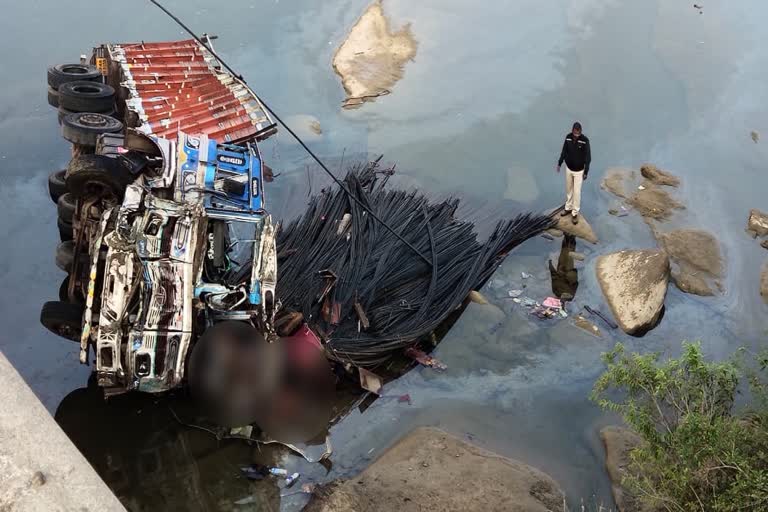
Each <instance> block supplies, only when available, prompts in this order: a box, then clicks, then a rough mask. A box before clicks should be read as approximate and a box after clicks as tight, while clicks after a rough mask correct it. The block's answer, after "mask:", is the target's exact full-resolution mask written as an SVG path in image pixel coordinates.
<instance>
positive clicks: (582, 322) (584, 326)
mask: <svg viewBox="0 0 768 512" xmlns="http://www.w3.org/2000/svg"><path fill="white" fill-rule="evenodd" d="M573 325H575V326H576V327H578V328H579V329H581V330H582V331H584V332H587V333H589V334H591V335H592V336H595V337H597V338H600V337H602V333H601V332H600V329H599V328H598V327H597V326H596V325H595V324H593V323H592V322H590V321H589V320H587V319H586V318H584V317H583V316H582V315H576V318H574V320H573Z"/></svg>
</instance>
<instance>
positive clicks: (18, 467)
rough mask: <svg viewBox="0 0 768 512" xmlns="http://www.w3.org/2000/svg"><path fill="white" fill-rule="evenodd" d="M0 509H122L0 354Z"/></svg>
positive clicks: (14, 511) (36, 511) (37, 511)
mask: <svg viewBox="0 0 768 512" xmlns="http://www.w3.org/2000/svg"><path fill="white" fill-rule="evenodd" d="M0 404H2V406H0V511H3V512H5V511H13V512H16V511H19V512H22V511H23V512H27V511H34V512H43V511H45V512H49V511H70V510H77V511H99V512H101V511H107V512H110V511H123V512H124V511H125V508H124V507H123V506H122V505H121V504H120V502H119V501H118V499H117V498H116V497H115V495H114V494H112V491H110V490H109V487H107V485H106V484H105V483H104V482H103V481H102V480H101V478H99V476H98V475H97V474H96V471H94V470H93V468H92V467H91V465H90V464H88V461H87V460H85V457H83V455H82V454H81V453H80V452H79V451H78V450H77V448H76V447H75V445H73V444H72V442H71V441H70V440H69V438H68V437H67V436H66V434H64V432H63V431H62V430H61V429H60V428H59V426H58V425H57V424H56V422H55V421H54V420H53V418H52V417H51V415H50V414H48V411H47V410H46V409H45V407H43V404H42V403H40V401H39V400H38V399H37V397H36V396H35V394H34V393H33V392H32V390H31V389H29V387H28V386H27V384H26V383H25V382H24V379H22V378H21V376H20V375H19V374H18V372H16V370H15V369H14V368H13V366H12V365H11V363H10V362H9V361H8V359H6V357H5V356H4V355H3V354H2V353H1V352H0Z"/></svg>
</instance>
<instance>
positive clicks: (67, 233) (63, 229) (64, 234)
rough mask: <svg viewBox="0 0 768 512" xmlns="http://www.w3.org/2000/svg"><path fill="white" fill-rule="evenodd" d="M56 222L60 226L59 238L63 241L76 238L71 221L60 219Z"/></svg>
mask: <svg viewBox="0 0 768 512" xmlns="http://www.w3.org/2000/svg"><path fill="white" fill-rule="evenodd" d="M56 224H57V225H58V226H59V238H60V239H61V241H62V242H66V241H67V240H72V239H73V238H75V229H74V228H73V227H72V224H71V223H69V222H67V221H65V220H62V219H58V221H57V222H56Z"/></svg>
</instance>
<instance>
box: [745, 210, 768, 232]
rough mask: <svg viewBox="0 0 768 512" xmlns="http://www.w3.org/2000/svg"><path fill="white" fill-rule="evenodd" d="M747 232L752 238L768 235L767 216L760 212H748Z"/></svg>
mask: <svg viewBox="0 0 768 512" xmlns="http://www.w3.org/2000/svg"><path fill="white" fill-rule="evenodd" d="M747 231H749V232H750V233H752V234H753V235H754V236H765V235H768V214H766V213H763V212H761V211H760V210H750V211H749V220H747Z"/></svg>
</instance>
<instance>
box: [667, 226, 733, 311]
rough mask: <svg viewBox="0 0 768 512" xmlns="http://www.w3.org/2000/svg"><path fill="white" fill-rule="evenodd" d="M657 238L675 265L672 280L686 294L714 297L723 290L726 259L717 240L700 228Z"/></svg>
mask: <svg viewBox="0 0 768 512" xmlns="http://www.w3.org/2000/svg"><path fill="white" fill-rule="evenodd" d="M656 237H657V238H658V240H659V243H660V244H661V246H662V247H663V248H664V250H665V251H666V252H667V255H668V256H669V259H670V262H671V263H672V280H673V281H674V283H675V284H676V285H677V287H678V288H680V289H681V290H682V291H684V292H686V293H692V294H695V295H704V296H708V295H714V294H715V293H716V292H722V291H723V283H722V278H723V257H722V254H721V252H720V244H719V243H718V241H717V239H716V238H715V237H714V236H713V235H712V234H711V233H708V232H706V231H702V230H700V229H678V230H675V231H670V232H669V233H658V234H656Z"/></svg>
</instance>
